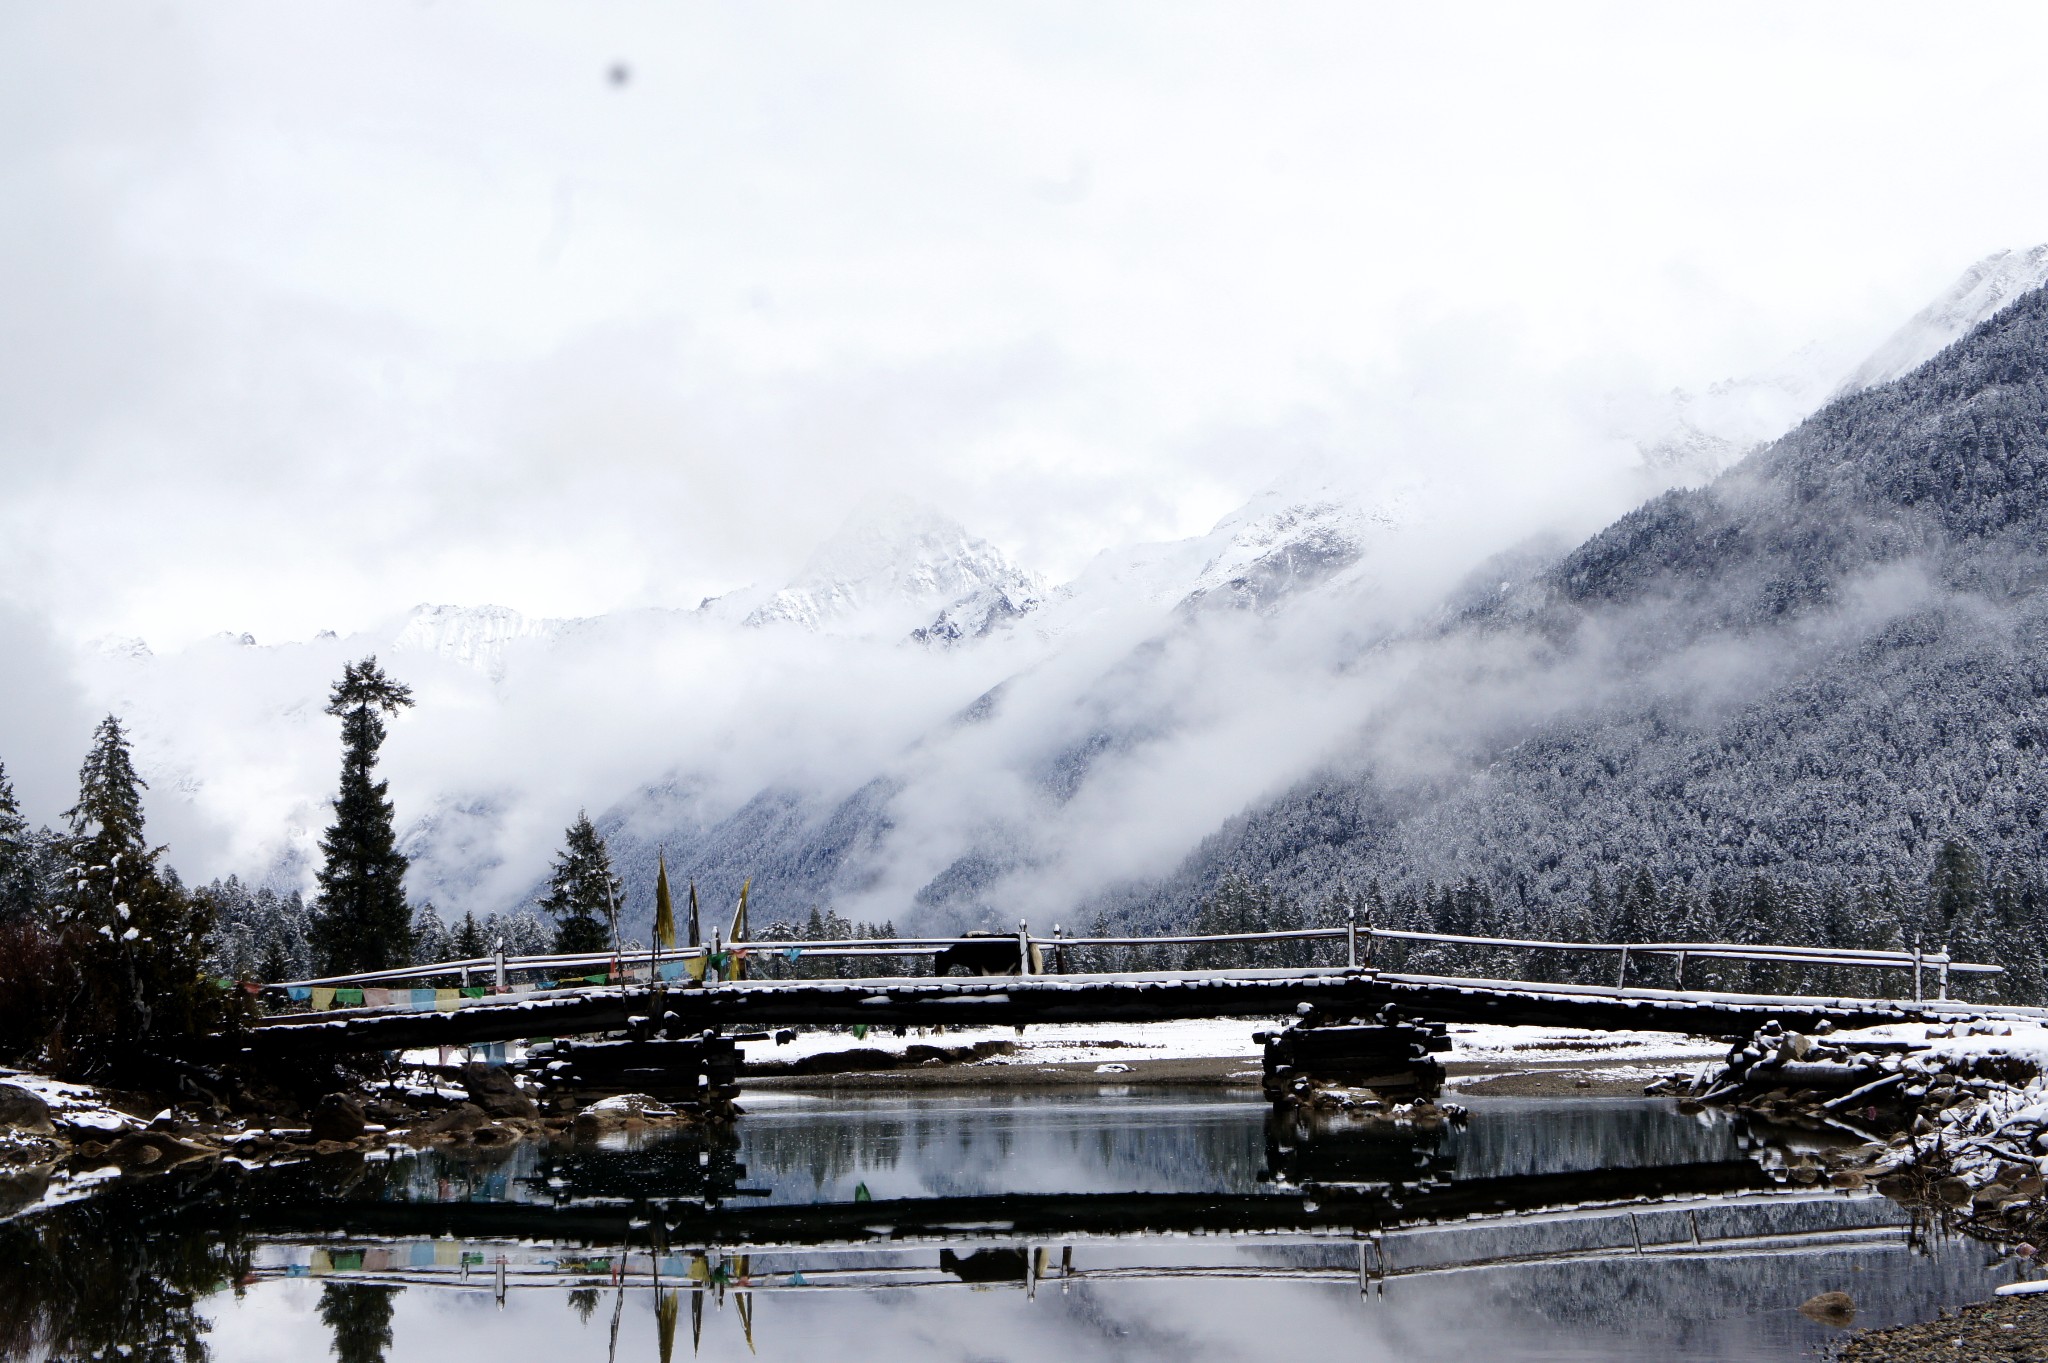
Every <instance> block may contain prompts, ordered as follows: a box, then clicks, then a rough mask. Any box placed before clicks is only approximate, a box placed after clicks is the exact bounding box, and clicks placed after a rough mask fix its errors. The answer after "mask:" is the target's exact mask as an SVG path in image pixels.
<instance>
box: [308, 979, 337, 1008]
mask: <svg viewBox="0 0 2048 1363" xmlns="http://www.w3.org/2000/svg"><path fill="white" fill-rule="evenodd" d="M333 1006H334V991H333V990H332V989H323V988H322V987H320V986H319V985H314V986H313V1011H314V1012H316V1013H324V1012H326V1011H327V1010H328V1009H330V1008H332V1007H333Z"/></svg>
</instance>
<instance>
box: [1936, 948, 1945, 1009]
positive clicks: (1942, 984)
mask: <svg viewBox="0 0 2048 1363" xmlns="http://www.w3.org/2000/svg"><path fill="white" fill-rule="evenodd" d="M1937 988H1938V990H1939V993H1938V994H1937V995H1936V997H1937V998H1942V999H1946V998H1947V997H1948V943H1946V942H1943V943H1942V944H1941V967H1940V975H1939V976H1938V981H1937Z"/></svg>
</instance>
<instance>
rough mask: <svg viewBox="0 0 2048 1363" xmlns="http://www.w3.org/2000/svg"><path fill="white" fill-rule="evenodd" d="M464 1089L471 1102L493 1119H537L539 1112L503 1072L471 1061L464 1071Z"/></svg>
mask: <svg viewBox="0 0 2048 1363" xmlns="http://www.w3.org/2000/svg"><path fill="white" fill-rule="evenodd" d="M462 1087H463V1088H464V1089H466V1090H468V1092H469V1101H470V1102H472V1103H475V1104H476V1105H477V1106H478V1107H480V1108H482V1109H483V1110H484V1111H485V1112H486V1113H488V1114H489V1115H491V1116H493V1117H537V1116H539V1115H540V1108H539V1107H538V1106H537V1105H536V1104H535V1103H534V1101H533V1099H532V1098H530V1097H528V1096H527V1095H526V1094H525V1093H524V1092H523V1091H522V1090H521V1089H520V1087H519V1085H518V1084H517V1083H516V1082H514V1081H513V1078H512V1073H511V1071H509V1070H506V1069H502V1068H494V1067H492V1066H490V1065H483V1064H479V1063H477V1062H475V1061H471V1062H470V1063H469V1064H467V1065H464V1066H463V1067H462Z"/></svg>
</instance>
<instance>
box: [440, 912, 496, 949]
mask: <svg viewBox="0 0 2048 1363" xmlns="http://www.w3.org/2000/svg"><path fill="white" fill-rule="evenodd" d="M448 945H449V950H450V951H452V952H454V954H455V957H456V959H457V960H463V961H474V960H476V959H477V958H478V957H480V956H483V955H485V954H487V953H488V952H489V951H490V949H491V940H490V938H489V937H487V936H485V935H484V925H483V924H482V923H479V922H477V921H476V912H475V910H468V911H465V912H464V913H463V915H462V921H461V922H460V923H457V924H456V925H455V931H454V932H453V933H451V934H450V935H449V939H448Z"/></svg>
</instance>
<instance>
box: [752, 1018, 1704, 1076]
mask: <svg viewBox="0 0 2048 1363" xmlns="http://www.w3.org/2000/svg"><path fill="white" fill-rule="evenodd" d="M1280 1026H1281V1023H1280V1022H1279V1021H1276V1020H1272V1019H1250V1018H1192V1019H1187V1020H1184V1021H1179V1022H1114V1023H1108V1022H1103V1023H1081V1022H1063V1023H1046V1024H1041V1025H1038V1026H1033V1027H1030V1028H1027V1029H1026V1030H1025V1031H1024V1032H1023V1034H1022V1035H1019V1034H1018V1032H1017V1031H1016V1029H1015V1028H1011V1027H948V1028H945V1029H943V1030H941V1029H939V1028H919V1027H913V1028H911V1029H909V1031H908V1033H907V1034H906V1035H904V1036H900V1037H899V1036H897V1035H896V1034H895V1032H894V1030H893V1029H890V1028H877V1029H874V1030H872V1031H870V1032H868V1034H867V1035H866V1036H865V1037H864V1038H856V1037H855V1036H854V1035H853V1033H852V1032H851V1031H850V1030H839V1029H832V1030H826V1029H818V1030H807V1031H803V1032H800V1033H799V1034H798V1035H797V1036H796V1038H795V1039H794V1040H792V1041H789V1042H787V1043H784V1044H781V1045H778V1044H776V1043H775V1042H774V1041H773V1040H769V1041H755V1042H748V1043H746V1052H745V1053H746V1056H747V1058H748V1059H750V1060H801V1059H803V1058H804V1057H806V1056H811V1055H818V1054H822V1053H826V1052H831V1051H844V1050H852V1049H855V1048H873V1049H876V1050H882V1051H889V1052H901V1051H902V1050H903V1049H904V1048H905V1047H908V1046H913V1045H924V1046H949V1047H950V1046H969V1045H973V1044H974V1043H975V1042H979V1041H1008V1042H1011V1043H1012V1044H1014V1045H1015V1046H1016V1051H1015V1052H1014V1053H1013V1054H1010V1055H1003V1056H996V1057H993V1058H991V1059H989V1060H985V1061H982V1062H980V1063H982V1064H985V1065H1052V1064H1129V1063H1131V1062H1133V1061H1140V1060H1242V1061H1244V1062H1246V1063H1247V1064H1250V1065H1256V1064H1258V1063H1259V1061H1260V1058H1261V1050H1260V1047H1259V1044H1258V1043H1257V1042H1256V1041H1254V1040H1252V1036H1253V1034H1254V1033H1257V1032H1265V1031H1273V1030H1276V1029H1277V1028H1278V1027H1280ZM1451 1041H1452V1050H1451V1051H1450V1053H1449V1054H1447V1055H1445V1056H1444V1057H1443V1059H1445V1060H1447V1061H1452V1062H1456V1061H1476V1062H1480V1063H1491V1064H1497V1065H1503V1066H1507V1067H1510V1068H1512V1067H1515V1066H1519V1065H1531V1066H1534V1065H1543V1066H1551V1065H1555V1064H1558V1063H1560V1062H1563V1063H1570V1062H1580V1063H1589V1064H1590V1063H1599V1064H1603V1065H1606V1064H1612V1063H1614V1062H1616V1061H1638V1062H1642V1063H1643V1064H1645V1065H1646V1066H1649V1068H1646V1069H1645V1070H1644V1077H1645V1078H1653V1077H1655V1076H1657V1075H1660V1074H1663V1073H1665V1072H1666V1071H1667V1070H1669V1069H1670V1068H1672V1066H1674V1065H1679V1064H1696V1063H1698V1062H1700V1061H1702V1060H1718V1059H1720V1058H1721V1056H1722V1054H1723V1053H1724V1051H1725V1050H1726V1047H1725V1046H1724V1045H1723V1044H1722V1043H1720V1042H1717V1041H1712V1040H1702V1039H1698V1038H1694V1037H1686V1036H1678V1035H1674V1034H1672V1033H1669V1032H1592V1031H1581V1030H1577V1029H1574V1028H1567V1027H1495V1026H1474V1027H1468V1026H1454V1027H1452V1028H1451ZM1112 1072H1113V1071H1112Z"/></svg>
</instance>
